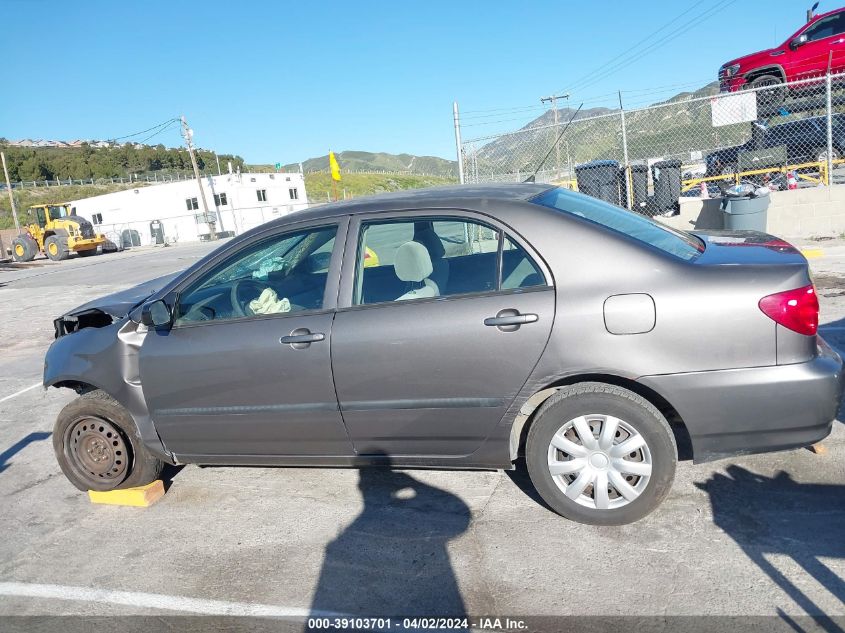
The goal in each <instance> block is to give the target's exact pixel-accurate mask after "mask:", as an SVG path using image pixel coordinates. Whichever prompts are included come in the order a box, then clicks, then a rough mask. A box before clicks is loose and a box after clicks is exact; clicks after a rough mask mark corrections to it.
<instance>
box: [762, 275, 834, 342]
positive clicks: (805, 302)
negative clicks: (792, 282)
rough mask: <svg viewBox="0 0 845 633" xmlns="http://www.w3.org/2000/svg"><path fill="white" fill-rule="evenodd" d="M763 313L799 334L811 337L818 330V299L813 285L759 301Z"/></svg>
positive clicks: (776, 294)
mask: <svg viewBox="0 0 845 633" xmlns="http://www.w3.org/2000/svg"><path fill="white" fill-rule="evenodd" d="M759 305H760V309H761V310H762V311H763V313H764V314H765V315H766V316H767V317H769V318H770V319H772V320H774V321H775V322H776V323H780V324H781V325H782V326H784V327H787V328H789V329H790V330H792V331H794V332H798V333H799V334H806V335H808V336H812V335H814V334H815V333H816V331H817V330H818V329H819V299H818V297H816V289H815V288H813V284H810V285H809V286H804V287H803V288H796V289H795V290H785V291H784V292H778V293H775V294H773V295H769V296H767V297H763V298H762V299H760V303H759Z"/></svg>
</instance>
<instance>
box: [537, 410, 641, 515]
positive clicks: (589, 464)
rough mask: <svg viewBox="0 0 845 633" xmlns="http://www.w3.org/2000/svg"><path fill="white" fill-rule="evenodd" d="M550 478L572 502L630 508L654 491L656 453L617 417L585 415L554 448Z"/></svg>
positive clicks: (562, 433)
mask: <svg viewBox="0 0 845 633" xmlns="http://www.w3.org/2000/svg"><path fill="white" fill-rule="evenodd" d="M549 473H550V474H551V476H552V479H553V480H554V482H555V484H556V485H557V486H558V488H560V489H561V490H562V491H563V494H565V495H566V496H567V497H569V498H570V499H572V500H573V501H575V502H576V503H579V504H581V505H583V506H586V507H588V508H596V509H599V510H608V509H612V508H621V507H622V506H624V505H627V504H628V503H630V502H631V501H633V500H634V499H636V498H637V497H639V496H640V494H641V493H642V492H643V491H644V490H645V488H646V486H648V480H649V479H650V478H651V451H649V448H648V444H647V443H646V441H645V438H644V437H643V436H642V435H640V434H639V433H638V432H637V430H636V429H634V427H632V426H631V425H630V424H628V423H627V422H625V421H624V420H620V419H619V418H616V417H613V416H612V415H600V414H588V415H582V416H579V417H577V418H574V419H572V420H569V422H567V423H566V424H564V425H563V426H562V427H561V428H560V429H559V430H558V432H557V433H555V434H554V435H553V436H552V439H551V442H550V443H549Z"/></svg>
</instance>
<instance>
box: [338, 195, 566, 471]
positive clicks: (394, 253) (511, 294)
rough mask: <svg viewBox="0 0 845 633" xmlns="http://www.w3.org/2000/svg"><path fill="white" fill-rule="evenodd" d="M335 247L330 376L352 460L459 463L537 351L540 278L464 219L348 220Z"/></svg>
mask: <svg viewBox="0 0 845 633" xmlns="http://www.w3.org/2000/svg"><path fill="white" fill-rule="evenodd" d="M346 250H347V253H346V257H345V261H344V271H345V272H344V275H343V279H342V282H341V293H340V300H339V306H340V309H339V311H338V313H337V315H336V317H335V325H334V329H333V336H332V367H333V371H334V377H335V387H336V389H337V394H338V400H339V402H340V406H341V410H342V412H343V417H344V422H345V423H346V427H347V429H348V432H349V434H350V437H351V439H352V442H353V444H354V447H355V450H356V453H357V454H359V455H367V454H381V453H385V454H388V455H394V456H395V455H404V456H449V457H454V456H463V455H468V454H471V453H472V452H474V451H475V450H476V449H478V448H479V446H480V445H481V443H482V442H483V441H484V440H485V438H487V437H488V435H489V434H490V432H491V431H492V430H493V428H494V427H495V426H496V424H497V423H498V422H499V421H500V420H501V418H502V416H503V414H504V413H505V411H506V410H507V408H508V407H509V406H510V404H511V402H512V401H513V399H514V398H515V397H516V395H517V394H518V393H519V391H520V388H521V387H522V386H523V384H524V383H525V381H526V379H527V378H528V376H529V374H530V372H531V370H532V368H533V367H534V365H535V364H536V363H537V361H538V359H539V358H540V355H541V354H542V352H543V349H544V348H545V345H546V342H547V340H548V338H549V333H550V331H551V326H552V322H553V320H554V309H555V299H554V290H553V287H552V278H551V275H550V274H549V272H548V269H546V268H545V267H544V264H543V263H542V261H541V260H540V259H539V258H538V257H537V256H536V254H533V253H532V252H531V249H530V247H529V246H528V245H527V244H525V243H524V242H522V241H521V240H520V239H519V238H517V237H516V236H514V235H512V234H510V233H509V232H505V231H503V230H502V227H500V226H498V225H496V224H495V223H494V222H493V221H492V220H489V219H487V218H484V217H483V216H477V215H474V214H470V213H469V212H453V213H444V212H442V211H441V212H431V213H427V214H426V213H421V212H404V213H398V214H395V215H391V216H390V217H389V218H388V217H385V216H383V215H378V214H375V215H369V216H358V217H356V218H354V219H353V221H352V222H351V223H350V234H349V237H348V238H347V247H346ZM368 255H369V256H368Z"/></svg>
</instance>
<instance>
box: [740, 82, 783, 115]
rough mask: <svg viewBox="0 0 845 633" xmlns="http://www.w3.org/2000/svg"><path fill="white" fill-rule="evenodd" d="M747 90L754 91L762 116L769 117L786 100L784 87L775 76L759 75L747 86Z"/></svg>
mask: <svg viewBox="0 0 845 633" xmlns="http://www.w3.org/2000/svg"><path fill="white" fill-rule="evenodd" d="M748 88H749V90H756V93H757V105H758V107H761V109H762V114H764V115H770V114H773V113H774V112H775V110H777V108H779V107H780V106H781V104H783V102H784V101H785V100H786V90H787V88H786V85H785V84H784V83H783V80H782V79H781V78H780V77H778V76H777V75H760V76H759V77H756V78H755V79H754V81H752V82H751V83H749V84H748Z"/></svg>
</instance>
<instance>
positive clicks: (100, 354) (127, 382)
mask: <svg viewBox="0 0 845 633" xmlns="http://www.w3.org/2000/svg"><path fill="white" fill-rule="evenodd" d="M78 314H79V313H75V314H74V315H73V316H78ZM66 318H67V316H65V317H61V319H66ZM108 318H112V317H108ZM58 320H59V319H57V321H58ZM146 331H147V330H146V327H145V326H143V325H140V324H138V323H136V322H134V321H132V320H131V319H129V318H122V319H117V320H114V322H112V323H109V324H106V325H104V326H100V327H82V328H81V329H76V330H74V331H73V332H72V333H70V334H65V335H63V336H60V337H59V338H57V339H56V340H55V341H54V342H53V344H52V345H51V346H50V349H49V350H48V351H47V355H46V357H45V359H44V378H43V384H44V387H45V388H47V387H67V388H71V389H74V390H76V391H77V392H78V393H83V392H85V391H90V390H91V389H92V388H94V389H101V390H102V391H104V392H106V393H107V394H109V395H110V396H111V397H112V398H114V399H115V400H117V401H118V402H119V403H120V404H122V405H123V406H124V407H126V409H127V411H129V413H130V415H131V416H132V418H133V419H134V420H135V424H136V425H137V427H138V431H139V432H140V434H141V439H142V440H143V442H144V444H145V446H146V447H147V448H148V449H149V450H150V451H152V452H153V453H155V454H156V456H158V457H159V458H160V459H162V460H164V461H166V462H168V463H174V459H173V456H172V455H171V454H170V453H169V452H167V450H166V449H165V447H164V445H163V444H162V442H161V438H159V435H158V433H157V431H156V429H155V425H154V423H153V421H152V419H151V417H150V414H149V411H148V410H147V406H146V400H145V399H144V393H143V388H142V385H141V377H140V371H139V361H138V355H139V353H140V349H141V344H142V343H143V341H144V337H145V336H146Z"/></svg>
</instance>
